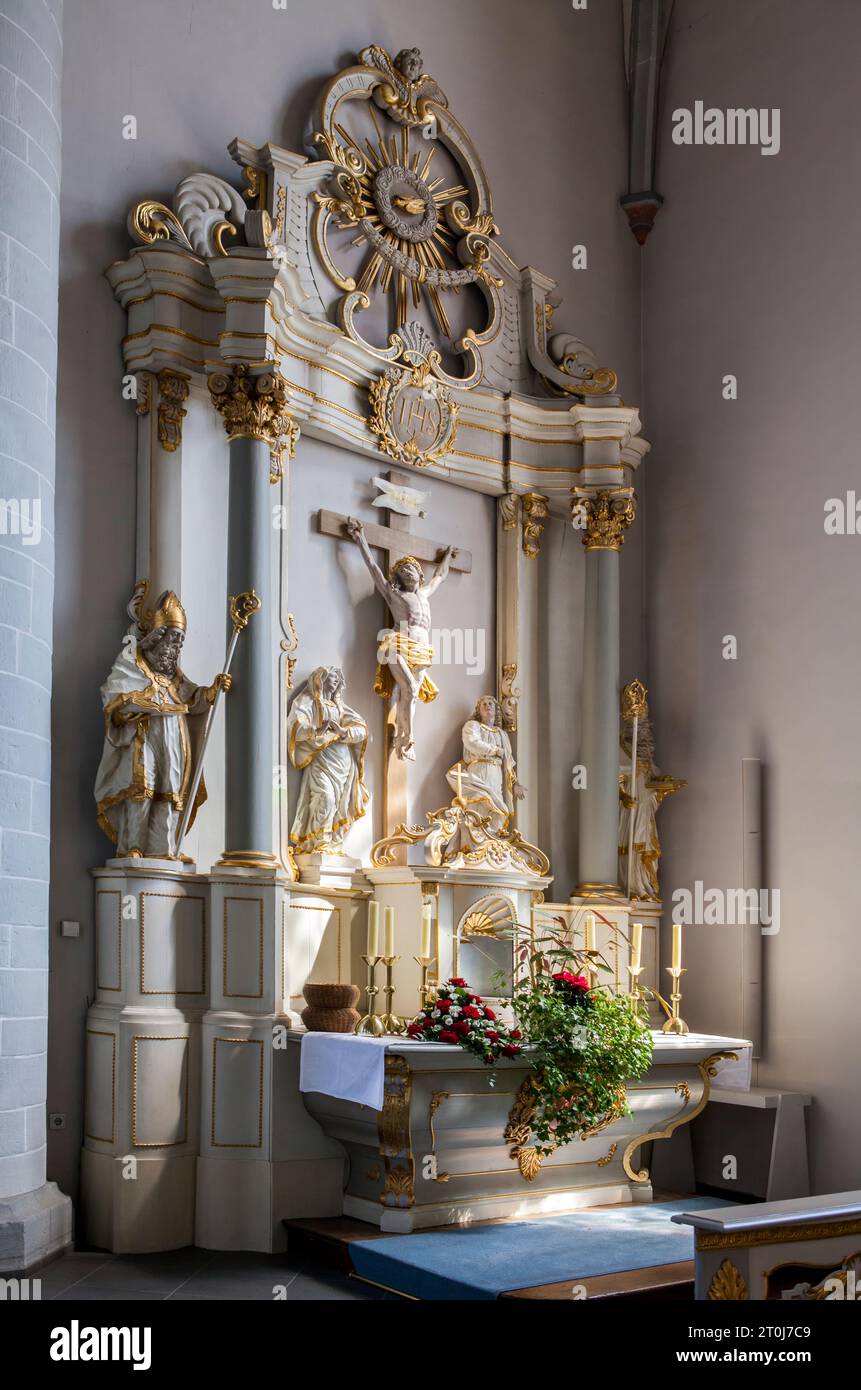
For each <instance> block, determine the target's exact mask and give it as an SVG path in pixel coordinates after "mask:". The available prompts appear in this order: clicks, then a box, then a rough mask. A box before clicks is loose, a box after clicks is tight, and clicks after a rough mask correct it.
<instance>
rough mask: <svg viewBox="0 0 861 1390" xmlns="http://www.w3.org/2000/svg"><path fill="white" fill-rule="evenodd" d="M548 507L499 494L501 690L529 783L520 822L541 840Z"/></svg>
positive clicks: (532, 498) (543, 501)
mask: <svg viewBox="0 0 861 1390" xmlns="http://www.w3.org/2000/svg"><path fill="white" fill-rule="evenodd" d="M548 511H549V506H548V502H547V498H546V497H544V496H543V495H542V494H541V493H538V492H526V493H522V494H518V493H514V492H509V493H506V494H505V495H504V496H503V497H501V498H500V499H499V504H498V517H497V539H496V659H497V693H498V696H499V701H500V706H501V709H502V721H503V724H504V726H505V728H506V729H507V730H508V732H509V734H510V736H511V743H512V747H513V749H514V753H515V756H516V759H517V776H518V780H519V781H520V782H521V783H522V784H523V786H524V787H525V788H526V796H525V798H524V799H523V801H521V802H519V803H518V804H517V806H516V808H515V819H516V824H517V828H518V830H519V831H520V832H521V834H522V835H523V836H524V837H525V839H527V840H529V841H530V842H531V843H532V844H536V845H537V844H538V843H539V840H538V834H539V824H538V822H539V806H540V803H541V795H542V788H541V783H540V766H541V742H542V739H541V728H540V720H539V718H538V713H537V711H538V698H539V687H540V682H541V664H540V661H539V656H538V627H539V623H538V605H539V594H538V556H539V552H540V548H541V534H542V531H543V529H544V522H545V519H546V517H547V514H548Z"/></svg>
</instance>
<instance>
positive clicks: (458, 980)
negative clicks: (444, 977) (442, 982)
mask: <svg viewBox="0 0 861 1390" xmlns="http://www.w3.org/2000/svg"><path fill="white" fill-rule="evenodd" d="M449 984H450V985H457V987H458V989H464V988H465V987H466V980H462V979H461V978H460V976H459V975H456V976H455V977H454V979H453V980H449Z"/></svg>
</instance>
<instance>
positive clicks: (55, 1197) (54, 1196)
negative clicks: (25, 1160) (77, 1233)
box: [0, 1182, 72, 1278]
mask: <svg viewBox="0 0 861 1390" xmlns="http://www.w3.org/2000/svg"><path fill="white" fill-rule="evenodd" d="M71 1244H72V1201H71V1198H70V1197H67V1196H66V1195H65V1194H64V1193H62V1192H61V1191H60V1189H59V1188H58V1186H57V1184H56V1183H55V1182H46V1183H43V1184H42V1186H41V1187H37V1188H36V1190H35V1191H34V1192H22V1193H21V1194H20V1195H19V1196H17V1197H4V1198H2V1199H0V1275H2V1276H3V1277H4V1278H8V1277H9V1276H10V1275H19V1274H27V1273H28V1272H29V1271H30V1270H34V1269H38V1268H39V1266H40V1265H43V1264H45V1263H46V1262H47V1261H48V1260H52V1259H54V1258H55V1256H57V1255H59V1254H61V1253H62V1252H63V1250H65V1249H67V1247H68V1246H70V1245H71Z"/></svg>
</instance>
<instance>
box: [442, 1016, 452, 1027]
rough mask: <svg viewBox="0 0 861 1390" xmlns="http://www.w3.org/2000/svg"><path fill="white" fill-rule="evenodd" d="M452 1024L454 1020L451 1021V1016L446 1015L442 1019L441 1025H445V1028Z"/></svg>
mask: <svg viewBox="0 0 861 1390" xmlns="http://www.w3.org/2000/svg"><path fill="white" fill-rule="evenodd" d="M453 1022H454V1020H453V1019H452V1017H451V1014H446V1016H445V1018H444V1019H443V1023H444V1024H445V1026H446V1027H447V1028H448V1027H449V1026H450V1025H451V1024H452V1023H453Z"/></svg>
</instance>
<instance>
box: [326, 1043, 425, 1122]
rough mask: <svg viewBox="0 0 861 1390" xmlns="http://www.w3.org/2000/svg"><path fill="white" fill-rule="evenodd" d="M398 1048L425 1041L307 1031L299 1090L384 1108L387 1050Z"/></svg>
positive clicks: (378, 1108)
mask: <svg viewBox="0 0 861 1390" xmlns="http://www.w3.org/2000/svg"><path fill="white" fill-rule="evenodd" d="M433 1045H435V1046H437V1047H438V1046H439V1045H440V1044H438V1043H437V1044H432V1046H433ZM394 1047H397V1050H398V1052H401V1051H406V1050H407V1049H408V1048H411V1047H421V1043H414V1042H412V1040H411V1039H408V1038H402V1037H386V1038H373V1037H371V1036H370V1035H369V1034H363V1033H305V1034H304V1035H303V1037H302V1058H301V1063H300V1067H299V1090H300V1091H318V1092H320V1093H321V1094H322V1095H324V1096H336V1097H337V1098H338V1100H352V1101H355V1102H356V1104H357V1105H369V1106H370V1107H371V1109H372V1110H382V1108H383V1088H384V1085H385V1071H386V1049H387V1048H394Z"/></svg>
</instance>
